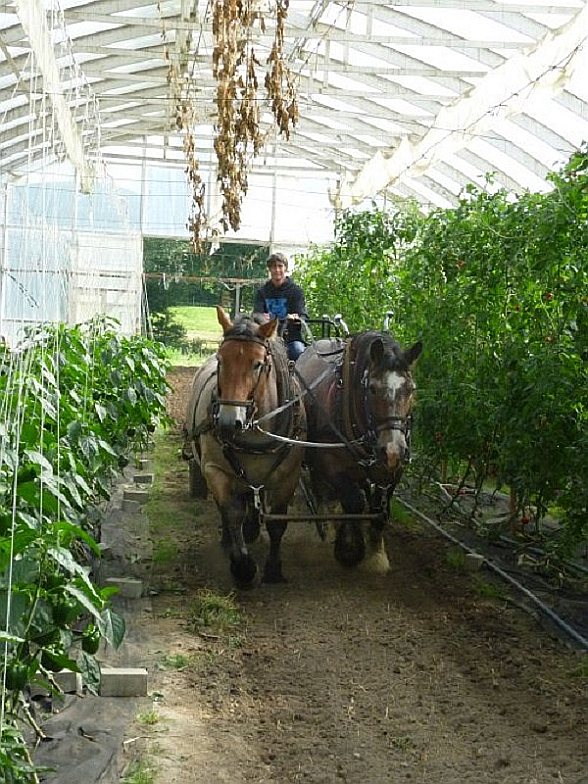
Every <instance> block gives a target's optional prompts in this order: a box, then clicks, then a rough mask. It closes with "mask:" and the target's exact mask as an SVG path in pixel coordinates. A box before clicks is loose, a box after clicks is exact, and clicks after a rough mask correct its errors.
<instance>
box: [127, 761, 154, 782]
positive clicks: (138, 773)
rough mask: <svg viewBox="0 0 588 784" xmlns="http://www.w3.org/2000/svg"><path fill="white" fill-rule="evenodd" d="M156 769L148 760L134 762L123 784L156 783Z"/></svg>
mask: <svg viewBox="0 0 588 784" xmlns="http://www.w3.org/2000/svg"><path fill="white" fill-rule="evenodd" d="M156 776H157V774H156V771H155V768H154V767H153V765H151V764H150V763H149V762H147V761H146V760H137V761H136V762H133V764H132V765H131V767H130V768H129V771H128V773H127V774H126V775H125V777H124V778H123V779H122V781H121V784H155V782H156Z"/></svg>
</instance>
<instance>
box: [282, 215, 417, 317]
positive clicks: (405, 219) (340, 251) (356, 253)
mask: <svg viewBox="0 0 588 784" xmlns="http://www.w3.org/2000/svg"><path fill="white" fill-rule="evenodd" d="M421 220H422V218H421V216H420V215H419V214H418V212H417V210H416V207H415V206H414V205H413V204H412V203H410V202H407V203H406V204H405V205H404V206H403V208H402V209H401V210H398V211H396V212H394V213H388V212H384V211H381V210H377V209H375V208H374V210H372V211H371V212H362V213H353V212H351V211H348V210H347V211H345V212H343V213H342V215H341V216H340V217H339V218H338V219H337V221H336V223H335V242H334V244H333V246H332V247H331V248H329V249H321V248H314V249H313V250H312V251H311V252H310V253H309V254H307V255H305V256H304V257H301V258H298V259H297V260H296V280H297V282H298V283H300V285H301V286H302V287H303V289H304V293H305V297H306V303H307V307H308V312H309V314H310V315H311V316H312V317H315V318H317V317H320V316H321V315H322V314H323V313H328V314H329V315H330V316H333V315H335V314H336V313H342V314H343V316H344V318H345V320H346V321H347V323H348V325H349V327H350V328H351V329H352V330H354V331H359V330H361V329H368V328H373V327H374V322H375V323H376V324H379V325H380V326H381V324H382V320H383V317H384V315H385V313H386V311H387V310H388V309H389V306H390V305H391V304H392V301H393V293H394V290H395V287H396V278H397V265H398V263H399V260H400V259H401V258H402V254H403V252H404V250H405V249H406V248H407V247H408V246H409V245H410V244H411V243H412V242H413V241H414V239H415V237H416V234H417V231H418V227H419V225H420V222H421ZM359 290H361V297H358V291H359Z"/></svg>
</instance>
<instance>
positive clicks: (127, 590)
mask: <svg viewBox="0 0 588 784" xmlns="http://www.w3.org/2000/svg"><path fill="white" fill-rule="evenodd" d="M104 585H105V587H107V588H118V594H117V595H118V596H122V597H123V598H124V599H140V598H141V596H142V595H143V581H142V580H137V579H136V578H134V577H107V578H106V580H105V581H104Z"/></svg>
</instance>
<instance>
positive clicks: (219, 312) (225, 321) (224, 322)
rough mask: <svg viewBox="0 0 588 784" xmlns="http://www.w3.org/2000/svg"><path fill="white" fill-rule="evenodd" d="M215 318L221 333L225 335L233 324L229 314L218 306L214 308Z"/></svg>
mask: <svg viewBox="0 0 588 784" xmlns="http://www.w3.org/2000/svg"><path fill="white" fill-rule="evenodd" d="M216 317H217V319H218V323H219V324H220V325H221V327H222V328H223V333H225V334H226V333H227V332H228V331H229V330H230V329H231V327H232V326H233V322H232V321H231V319H230V317H229V314H228V313H227V312H226V310H225V309H224V308H221V306H220V305H217V306H216Z"/></svg>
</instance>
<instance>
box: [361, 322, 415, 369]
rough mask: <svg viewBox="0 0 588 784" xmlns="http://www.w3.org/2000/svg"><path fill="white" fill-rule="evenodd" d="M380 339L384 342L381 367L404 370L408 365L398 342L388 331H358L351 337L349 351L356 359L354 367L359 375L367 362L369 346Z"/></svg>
mask: <svg viewBox="0 0 588 784" xmlns="http://www.w3.org/2000/svg"><path fill="white" fill-rule="evenodd" d="M376 339H380V340H381V341H382V343H383V344H384V361H383V369H384V370H391V371H396V372H398V371H400V372H406V371H408V370H410V367H409V365H408V363H407V361H406V359H405V356H404V351H403V350H402V347H401V345H400V343H398V341H397V340H395V339H394V338H393V337H392V335H390V334H389V333H388V332H376V331H369V332H360V333H359V334H357V335H354V336H353V337H352V338H351V351H352V354H353V356H354V357H355V361H356V368H357V371H358V373H359V374H360V375H361V374H363V371H364V370H365V368H366V366H367V364H368V362H369V348H370V346H371V344H372V342H373V341H374V340H376Z"/></svg>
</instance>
